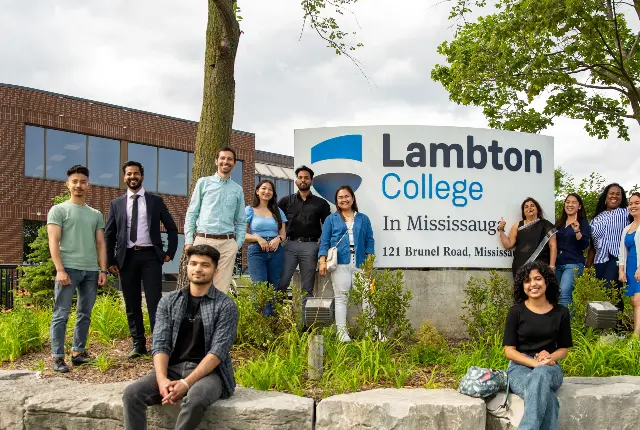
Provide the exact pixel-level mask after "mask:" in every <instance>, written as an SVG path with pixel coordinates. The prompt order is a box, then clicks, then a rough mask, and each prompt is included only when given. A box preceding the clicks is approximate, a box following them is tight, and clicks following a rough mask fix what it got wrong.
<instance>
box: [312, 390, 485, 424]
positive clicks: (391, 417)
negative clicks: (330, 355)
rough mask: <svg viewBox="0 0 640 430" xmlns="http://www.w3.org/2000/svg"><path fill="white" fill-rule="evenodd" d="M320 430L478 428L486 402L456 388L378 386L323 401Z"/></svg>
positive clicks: (318, 420)
mask: <svg viewBox="0 0 640 430" xmlns="http://www.w3.org/2000/svg"><path fill="white" fill-rule="evenodd" d="M316 420H317V421H316V430H365V429H367V430H370V429H376V430H387V429H389V430H391V429H393V430H414V429H415V430H418V429H420V430H436V429H437V430H478V429H482V428H484V427H485V422H486V415H485V404H484V401H482V400H480V399H474V398H472V397H468V396H464V395H462V394H460V393H458V392H457V391H455V390H427V389H420V388H419V389H405V388H400V389H392V388H386V389H376V390H370V391H362V392H359V393H353V394H341V395H338V396H333V397H329V398H326V399H324V400H322V401H321V402H320V403H319V404H318V406H317V408H316Z"/></svg>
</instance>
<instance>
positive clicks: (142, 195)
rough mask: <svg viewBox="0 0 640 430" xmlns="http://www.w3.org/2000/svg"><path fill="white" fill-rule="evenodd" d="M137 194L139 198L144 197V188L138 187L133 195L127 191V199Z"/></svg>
mask: <svg viewBox="0 0 640 430" xmlns="http://www.w3.org/2000/svg"><path fill="white" fill-rule="evenodd" d="M134 194H137V195H139V196H140V197H144V187H140V188H139V189H138V192H137V193H134V192H133V191H131V190H130V189H127V199H130V198H131V196H132V195H134Z"/></svg>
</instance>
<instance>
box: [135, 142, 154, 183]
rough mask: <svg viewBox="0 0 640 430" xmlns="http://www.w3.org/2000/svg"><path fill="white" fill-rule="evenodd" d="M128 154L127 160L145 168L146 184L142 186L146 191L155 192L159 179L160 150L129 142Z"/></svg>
mask: <svg viewBox="0 0 640 430" xmlns="http://www.w3.org/2000/svg"><path fill="white" fill-rule="evenodd" d="M128 152H129V154H128V156H127V158H128V159H129V160H131V161H137V162H138V163H140V164H142V167H144V182H143V184H142V185H143V186H144V189H145V190H148V191H152V192H155V191H156V190H157V183H156V181H157V179H158V148H156V147H155V146H147V145H139V144H137V143H131V142H129V145H128Z"/></svg>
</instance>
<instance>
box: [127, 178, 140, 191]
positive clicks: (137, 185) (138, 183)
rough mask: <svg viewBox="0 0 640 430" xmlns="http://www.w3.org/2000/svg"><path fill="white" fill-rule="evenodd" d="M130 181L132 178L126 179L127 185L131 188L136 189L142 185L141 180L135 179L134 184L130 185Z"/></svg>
mask: <svg viewBox="0 0 640 430" xmlns="http://www.w3.org/2000/svg"><path fill="white" fill-rule="evenodd" d="M131 182H133V181H132V180H128V181H127V187H129V188H131V189H132V190H138V189H140V187H141V186H142V181H136V185H131Z"/></svg>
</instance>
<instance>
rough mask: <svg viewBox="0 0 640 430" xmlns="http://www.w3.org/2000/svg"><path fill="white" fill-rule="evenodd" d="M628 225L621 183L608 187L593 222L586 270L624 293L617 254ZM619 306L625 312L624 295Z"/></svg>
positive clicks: (603, 192)
mask: <svg viewBox="0 0 640 430" xmlns="http://www.w3.org/2000/svg"><path fill="white" fill-rule="evenodd" d="M628 224H629V210H628V209H627V196H626V194H625V192H624V189H623V188H622V186H620V185H619V184H616V183H613V184H609V185H607V186H606V187H605V189H604V191H602V194H600V198H599V199H598V204H597V206H596V212H595V214H594V215H593V218H592V219H591V247H590V249H589V254H588V256H587V267H591V265H592V264H593V266H594V267H595V269H596V277H597V278H598V279H602V280H603V281H607V283H606V285H605V286H606V287H607V288H611V287H613V288H616V289H617V290H618V291H622V283H621V282H620V281H619V280H618V254H619V252H620V238H621V237H622V230H624V228H625V227H626V226H627V225H628ZM620 297H621V299H620V301H619V302H618V303H617V304H616V306H617V307H618V309H619V310H620V312H622V311H623V310H624V302H623V301H622V294H620Z"/></svg>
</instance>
